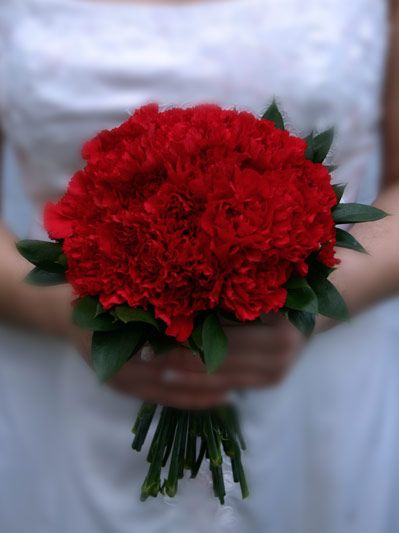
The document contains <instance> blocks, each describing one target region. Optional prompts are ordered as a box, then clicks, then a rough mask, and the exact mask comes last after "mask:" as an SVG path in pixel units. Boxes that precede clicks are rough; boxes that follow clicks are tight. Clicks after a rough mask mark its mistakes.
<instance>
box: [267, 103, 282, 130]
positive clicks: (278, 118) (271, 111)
mask: <svg viewBox="0 0 399 533" xmlns="http://www.w3.org/2000/svg"><path fill="white" fill-rule="evenodd" d="M262 119H263V120H271V121H272V122H273V123H274V125H275V126H276V128H278V129H279V130H283V129H284V120H283V117H282V115H281V113H280V110H279V108H278V106H277V103H276V101H275V100H273V102H272V103H271V104H270V106H269V107H268V108H267V109H266V111H265V112H264V113H263V115H262Z"/></svg>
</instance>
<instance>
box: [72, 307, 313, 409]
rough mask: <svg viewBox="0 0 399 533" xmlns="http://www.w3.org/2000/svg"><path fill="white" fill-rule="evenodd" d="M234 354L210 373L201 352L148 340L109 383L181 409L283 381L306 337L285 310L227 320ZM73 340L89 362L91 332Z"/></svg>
mask: <svg viewBox="0 0 399 533" xmlns="http://www.w3.org/2000/svg"><path fill="white" fill-rule="evenodd" d="M224 328H225V332H226V334H227V337H228V340H229V354H228V356H227V357H226V360H225V363H224V365H223V366H222V368H221V369H219V370H218V371H217V372H215V373H214V374H208V373H207V371H206V369H205V367H204V364H203V363H202V361H201V360H200V358H199V357H198V356H196V355H194V354H193V353H192V352H191V351H190V350H188V349H185V348H176V349H173V350H170V351H169V352H166V353H163V354H161V355H157V356H155V355H154V353H153V352H152V350H151V348H150V347H149V346H145V347H144V348H143V349H142V351H141V352H140V353H139V354H137V355H135V356H134V357H133V358H132V359H131V360H130V361H129V362H128V363H127V364H125V365H124V367H123V368H122V369H121V370H120V371H119V372H118V374H117V375H116V376H114V378H113V379H112V380H110V382H109V384H110V385H111V386H112V387H114V388H116V389H117V390H119V391H121V392H124V393H127V394H130V395H132V396H136V397H139V398H141V399H142V400H145V401H150V402H154V403H159V404H161V405H169V406H172V407H178V408H181V409H205V408H207V407H211V406H214V405H218V404H221V403H224V402H225V401H226V400H227V398H228V395H229V393H230V392H231V391H234V390H238V389H246V388H258V387H265V386H270V385H276V384H277V383H279V382H280V381H281V380H282V379H283V378H284V376H285V375H286V373H287V372H288V370H289V369H290V367H291V366H292V364H293V362H294V360H295V357H296V355H297V353H298V351H299V349H300V347H301V345H302V342H303V340H302V337H301V335H300V334H299V332H297V330H296V329H295V328H294V327H293V326H292V325H291V324H290V323H289V322H288V321H287V320H286V319H285V318H283V317H282V316H279V315H273V316H270V321H269V322H268V323H267V324H263V325H256V326H255V325H239V324H234V323H229V324H226V325H225V326H224ZM73 337H74V342H75V344H76V345H77V346H78V348H79V350H80V352H81V353H82V355H83V357H84V358H85V360H86V361H87V363H88V364H90V345H91V335H90V334H89V333H87V332H82V331H80V330H78V329H74V333H73Z"/></svg>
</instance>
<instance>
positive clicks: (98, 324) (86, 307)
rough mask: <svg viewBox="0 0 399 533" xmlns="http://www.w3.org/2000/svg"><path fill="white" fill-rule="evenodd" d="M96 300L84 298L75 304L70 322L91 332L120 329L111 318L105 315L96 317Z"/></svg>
mask: <svg viewBox="0 0 399 533" xmlns="http://www.w3.org/2000/svg"><path fill="white" fill-rule="evenodd" d="M97 306H98V299H97V297H96V296H85V297H84V298H79V300H77V301H76V302H75V305H74V308H73V313H72V320H73V323H74V324H76V325H77V326H79V327H80V328H82V329H89V330H93V331H112V330H115V329H118V328H120V327H121V324H120V323H119V324H118V323H116V322H115V321H114V319H113V317H112V316H111V315H110V314H109V313H107V314H105V313H104V314H101V315H98V313H97V311H98V307H97Z"/></svg>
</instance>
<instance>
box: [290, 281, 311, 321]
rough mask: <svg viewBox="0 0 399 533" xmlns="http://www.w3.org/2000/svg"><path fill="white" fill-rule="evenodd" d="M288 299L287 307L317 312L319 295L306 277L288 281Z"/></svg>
mask: <svg viewBox="0 0 399 533" xmlns="http://www.w3.org/2000/svg"><path fill="white" fill-rule="evenodd" d="M286 288H287V300H286V302H285V307H288V309H296V310H297V311H308V312H309V313H317V297H316V295H315V293H314V292H313V290H312V289H311V287H309V285H308V282H307V281H306V279H305V278H299V277H295V278H292V279H290V280H289V281H288V282H287V283H286Z"/></svg>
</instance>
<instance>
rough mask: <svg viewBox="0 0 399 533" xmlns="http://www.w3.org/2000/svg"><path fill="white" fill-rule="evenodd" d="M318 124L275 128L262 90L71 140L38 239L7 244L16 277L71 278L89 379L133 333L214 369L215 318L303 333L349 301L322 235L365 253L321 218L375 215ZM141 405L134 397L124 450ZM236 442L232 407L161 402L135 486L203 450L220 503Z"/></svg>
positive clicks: (239, 467) (122, 352) (140, 435)
mask: <svg viewBox="0 0 399 533" xmlns="http://www.w3.org/2000/svg"><path fill="white" fill-rule="evenodd" d="M332 138H333V133H332V130H327V131H324V132H322V133H319V134H314V133H311V134H310V135H309V136H308V137H306V139H301V138H298V137H296V136H294V135H292V134H290V133H289V132H288V131H285V129H284V123H283V119H282V115H281V113H280V111H279V109H278V106H277V105H276V103H275V102H273V103H272V104H271V106H270V107H269V108H268V109H267V111H266V112H265V113H264V115H263V116H262V117H261V118H258V117H256V116H254V115H253V114H251V113H247V112H239V111H237V110H226V109H222V108H220V107H218V106H216V105H201V106H196V107H192V108H188V109H187V108H186V109H179V108H172V109H169V110H166V111H160V109H159V108H158V107H157V106H156V105H147V106H144V107H142V108H140V109H138V110H137V111H136V112H135V113H134V114H133V115H132V116H131V117H130V118H129V119H128V120H127V121H126V122H124V123H123V124H121V125H120V126H119V127H117V128H115V129H112V130H110V131H108V130H105V131H102V132H100V133H99V134H98V135H97V136H96V137H94V139H92V140H90V141H89V142H87V143H86V144H85V146H84V147H83V151H82V154H83V158H84V159H85V161H86V165H85V167H84V168H83V169H81V170H79V171H78V172H76V174H75V175H74V176H73V177H72V178H71V180H70V183H69V186H68V189H67V191H66V193H65V195H64V196H63V197H62V198H61V199H60V200H59V201H58V202H57V203H55V204H52V203H50V204H48V205H47V206H46V208H45V212H44V224H45V227H46V229H47V231H48V234H49V237H50V239H52V241H51V242H44V241H26V240H24V241H20V242H19V243H18V249H19V251H20V253H21V254H22V255H23V256H24V257H25V258H26V259H28V260H29V261H30V262H31V263H33V265H34V269H33V270H32V271H31V272H30V274H29V275H28V278H27V281H28V282H30V283H34V284H39V285H48V284H56V283H64V282H68V283H70V284H71V285H72V287H73V289H74V292H75V294H76V296H77V299H76V300H75V302H74V304H73V317H74V321H75V323H76V324H77V325H79V326H81V327H82V328H86V329H89V330H92V331H93V340H92V364H93V368H94V370H95V371H96V373H97V374H98V377H99V378H100V379H101V380H107V379H109V378H110V377H111V376H112V375H113V374H115V373H116V372H117V371H118V370H119V369H120V368H121V367H122V365H124V364H125V363H126V362H127V361H128V360H129V359H130V358H131V357H134V356H135V354H136V353H137V352H138V351H139V350H140V349H141V347H143V345H144V344H145V343H149V344H150V345H151V346H152V347H153V349H154V351H155V352H156V353H160V352H162V351H165V350H168V349H170V348H171V347H174V346H177V345H183V346H185V347H188V348H189V349H190V350H191V351H192V357H199V358H201V360H202V361H203V364H204V365H205V366H206V368H207V370H208V372H215V371H217V369H218V368H219V367H220V366H221V365H222V364H223V361H224V359H225V357H226V354H227V352H228V346H227V339H226V336H225V333H224V331H223V327H222V325H221V318H223V317H225V318H228V319H229V320H234V321H237V322H245V323H248V322H255V323H256V322H259V321H260V322H261V321H262V318H263V316H264V315H265V314H266V313H269V312H272V311H273V312H280V313H282V314H284V315H285V316H286V318H287V320H290V321H291V322H292V323H293V324H294V325H295V326H296V327H297V328H298V329H299V330H300V331H301V332H302V333H303V334H304V335H306V336H309V335H310V334H311V332H312V329H313V327H314V322H315V316H316V315H317V313H320V314H322V315H326V316H328V317H332V318H334V319H337V320H341V319H345V318H346V317H347V314H348V313H347V308H346V306H345V303H344V301H343V300H342V298H341V297H340V295H339V293H338V292H337V290H336V289H335V287H334V286H333V285H332V284H331V283H330V281H329V280H328V276H329V274H330V273H331V272H332V270H333V269H334V268H335V267H336V265H337V263H338V262H337V260H336V258H335V256H334V247H335V246H342V247H346V248H352V249H354V250H357V251H360V252H363V251H364V249H363V248H362V246H361V245H360V244H359V243H358V242H357V241H356V240H355V239H354V238H353V237H352V236H351V235H350V234H349V233H347V232H346V231H344V230H343V229H340V228H337V227H336V225H337V224H346V223H354V222H365V221H370V220H377V219H379V218H382V217H383V216H385V213H383V212H382V211H380V210H378V209H376V208H374V207H370V206H366V205H360V204H340V199H341V196H342V194H343V189H344V187H343V186H340V185H332V184H331V172H332V171H333V168H332V167H329V166H326V165H324V164H323V162H324V160H325V157H326V155H327V153H328V152H329V149H330V145H331V143H332ZM188 356H191V355H188ZM156 410H157V406H156V405H153V404H150V403H144V404H143V405H142V407H141V409H140V411H139V413H138V415H137V419H136V422H135V424H134V427H133V433H134V440H133V444H132V447H133V449H135V450H138V451H139V450H141V448H142V446H143V443H144V441H145V439H146V437H147V434H148V431H149V428H150V426H151V423H152V421H153V418H154V414H155V412H156ZM244 448H245V443H244V439H243V437H242V434H241V431H240V428H239V422H238V416H237V413H236V410H235V408H234V407H233V406H232V405H230V406H221V407H215V408H212V409H208V410H203V411H194V410H193V411H187V410H178V409H175V408H170V407H167V406H165V407H162V410H161V414H160V417H159V421H158V425H157V428H156V431H155V434H154V436H153V439H152V442H151V445H150V448H149V452H148V457H147V460H148V462H149V470H148V475H147V477H146V478H145V480H144V483H143V485H142V489H141V498H142V499H143V500H145V499H146V498H148V497H149V496H153V497H156V496H157V495H158V494H159V493H164V494H167V495H169V496H174V495H175V494H176V491H177V488H178V480H179V479H180V478H182V477H183V475H184V471H185V470H189V471H190V472H191V476H192V477H195V476H196V474H197V472H198V470H199V468H200V466H201V463H202V462H203V461H207V462H208V463H209V468H210V471H211V474H212V479H213V487H214V493H215V496H217V497H218V498H219V500H220V502H221V503H223V502H224V497H225V487H224V478H223V469H222V464H223V461H222V458H223V456H224V455H225V456H227V458H229V459H230V461H231V465H232V471H233V477H234V481H235V482H237V483H239V484H240V487H241V492H242V496H243V497H246V496H247V495H248V487H247V482H246V479H245V473H244V468H243V464H242V450H243V449H244ZM164 472H165V473H164Z"/></svg>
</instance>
